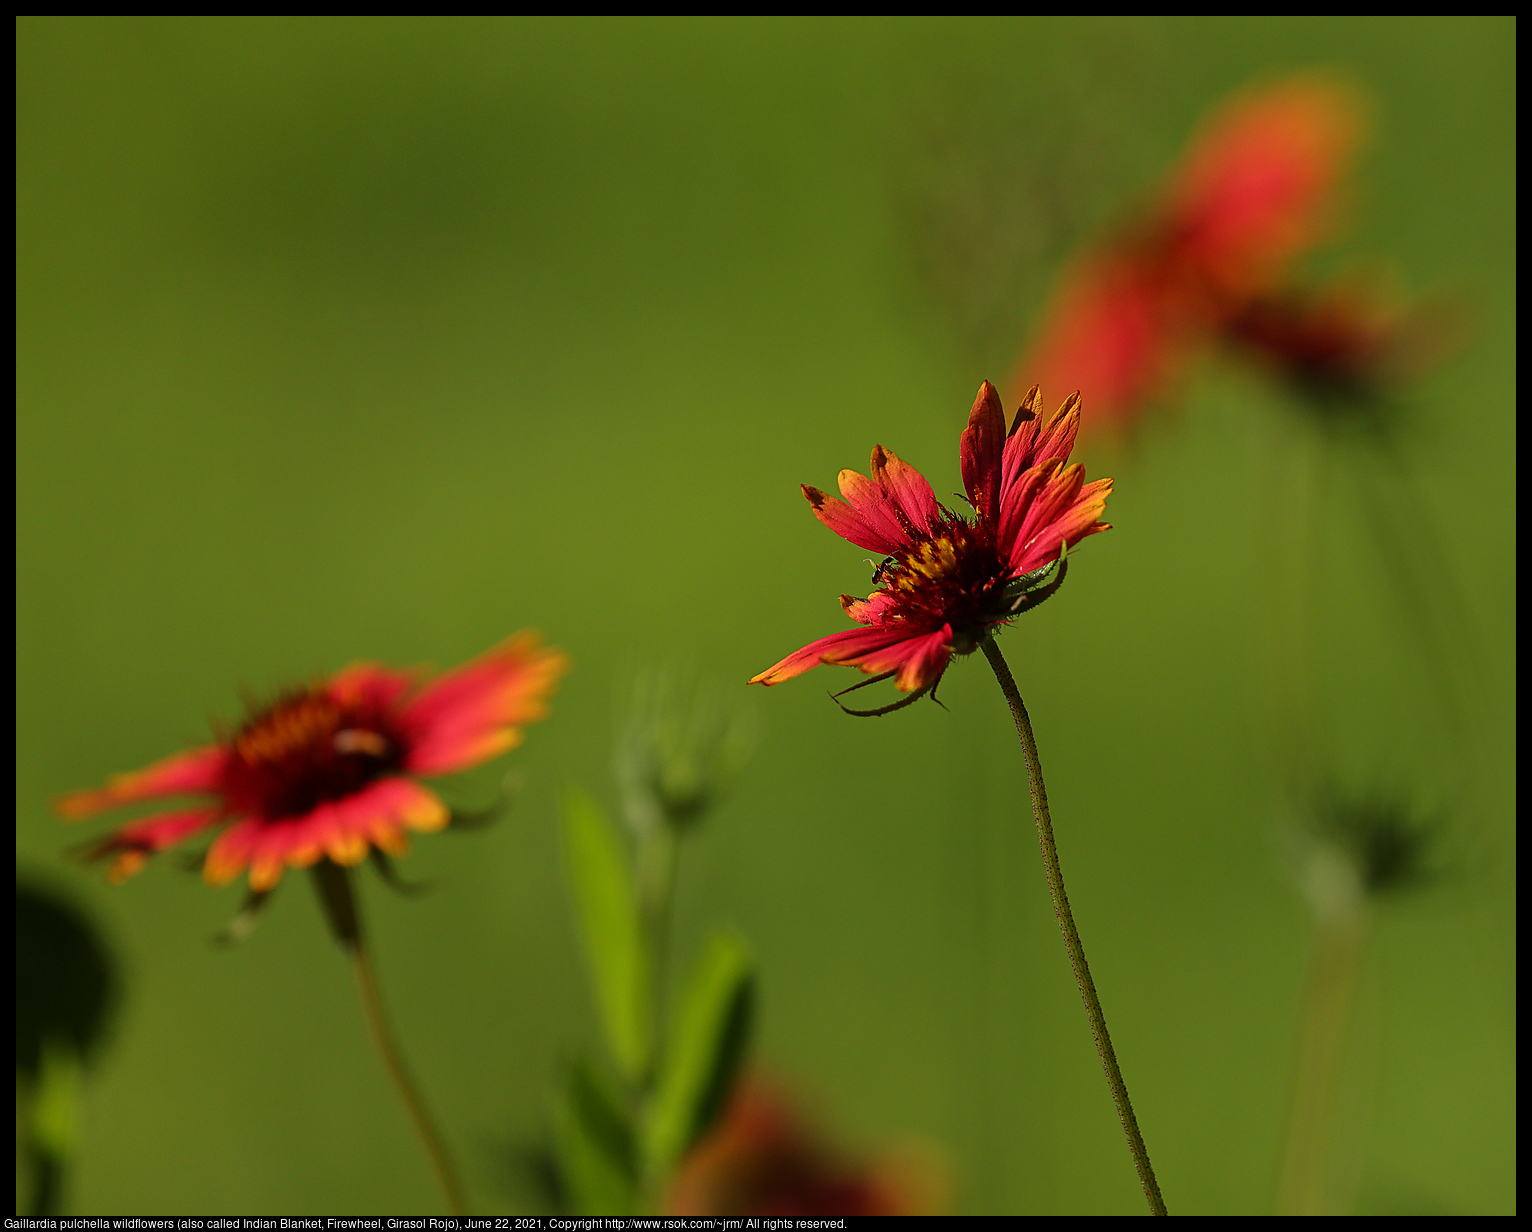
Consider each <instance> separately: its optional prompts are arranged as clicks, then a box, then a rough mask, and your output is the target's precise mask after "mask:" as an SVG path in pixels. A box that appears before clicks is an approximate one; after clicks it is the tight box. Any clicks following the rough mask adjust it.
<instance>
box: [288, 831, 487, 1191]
mask: <svg viewBox="0 0 1532 1232" xmlns="http://www.w3.org/2000/svg"><path fill="white" fill-rule="evenodd" d="M310 871H311V872H312V873H313V874H314V886H315V888H316V889H317V890H318V892H319V904H320V906H321V908H322V909H323V910H324V913H325V918H326V920H327V921H328V922H329V925H330V931H331V932H332V933H333V934H334V935H335V939H336V940H337V941H339V942H340V944H341V947H342V948H343V949H344V950H345V951H346V953H348V954H350V955H351V962H352V966H353V967H354V969H355V971H356V986H357V991H358V992H360V993H361V995H362V1015H363V1017H364V1018H366V1019H367V1031H368V1034H369V1035H371V1036H372V1042H373V1046H374V1047H375V1048H377V1050H378V1057H379V1059H380V1060H381V1061H382V1062H383V1068H384V1070H385V1071H387V1073H388V1077H389V1081H391V1082H392V1083H393V1084H394V1090H395V1091H396V1092H398V1094H399V1099H400V1100H401V1101H402V1102H403V1104H404V1108H405V1111H406V1112H408V1113H409V1114H410V1120H411V1121H412V1122H413V1123H414V1125H415V1132H416V1133H418V1134H419V1135H420V1141H421V1145H423V1146H424V1147H425V1149H426V1156H427V1158H428V1159H430V1161H431V1171H433V1172H434V1173H436V1180H437V1182H438V1183H439V1184H440V1185H441V1187H442V1193H443V1194H444V1195H445V1196H446V1199H447V1209H448V1210H449V1211H451V1212H452V1214H454V1215H467V1214H468V1203H467V1202H466V1201H465V1200H464V1198H463V1187H462V1185H461V1184H460V1183H459V1181H458V1177H457V1169H456V1168H455V1167H453V1164H452V1157H451V1156H450V1155H449V1154H448V1153H447V1144H446V1142H444V1141H443V1140H442V1136H441V1132H440V1131H439V1130H438V1129H437V1128H436V1122H435V1121H434V1120H433V1119H432V1118H431V1110H430V1109H429V1108H427V1107H426V1101H425V1100H424V1099H423V1098H422V1097H421V1094H420V1091H419V1090H418V1089H417V1088H416V1086H415V1081H414V1079H413V1078H411V1077H410V1071H409V1067H408V1066H406V1065H405V1063H404V1054H403V1053H401V1052H400V1051H399V1045H398V1044H397V1043H395V1041H394V1034H393V1032H392V1031H391V1030H390V1029H389V1025H388V1015H387V1014H386V1013H385V1012H384V1010H383V994H382V993H381V992H380V991H379V989H378V977H377V973H376V972H374V971H373V969H372V958H371V956H370V955H369V954H368V952H367V944H366V941H365V940H364V936H363V932H362V917H361V913H360V912H359V911H358V910H357V905H356V895H355V894H354V893H353V892H352V889H351V873H350V870H349V869H347V868H344V867H342V866H341V865H339V864H335V863H332V862H331V861H330V860H320V861H319V863H317V864H315V865H314V867H313V868H312V869H311V870H310Z"/></svg>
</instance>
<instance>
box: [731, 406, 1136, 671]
mask: <svg viewBox="0 0 1532 1232" xmlns="http://www.w3.org/2000/svg"><path fill="white" fill-rule="evenodd" d="M1041 407H1042V398H1041V396H1040V395H1039V393H1038V389H1037V387H1036V386H1034V387H1033V388H1032V390H1031V391H1030V392H1029V393H1028V394H1027V396H1026V399H1025V400H1024V401H1023V403H1022V405H1021V409H1020V410H1019V411H1017V413H1016V419H1015V421H1014V422H1013V423H1012V425H1011V429H1010V432H1009V433H1007V432H1006V428H1005V413H1004V411H1003V410H1002V409H1001V405H1000V395H999V394H998V393H996V392H995V387H994V386H993V385H991V384H990V383H989V382H988V381H985V382H984V384H983V385H981V386H980V387H979V396H978V397H977V398H976V399H975V400H974V404H973V410H972V412H971V413H970V414H969V417H968V427H967V429H966V430H965V431H964V432H963V437H962V442H961V446H960V453H961V460H962V470H963V487H964V490H965V491H966V493H967V499H968V503H969V504H970V505H972V507H973V516H972V517H967V516H963V515H960V514H956V513H953V512H952V511H951V510H949V509H946V508H945V507H943V506H942V505H940V504H938V503H937V500H936V496H935V494H934V493H933V492H932V490H931V485H930V484H929V483H927V482H926V480H925V479H924V477H923V476H922V475H921V474H920V472H919V471H917V470H916V469H915V468H914V467H913V466H910V465H909V464H908V463H906V462H903V461H901V460H900V459H899V458H897V457H895V456H894V455H893V454H892V453H889V452H888V451H887V450H885V449H884V448H883V447H882V446H881V445H878V446H874V448H873V451H872V477H871V478H870V479H869V478H867V477H866V476H863V475H860V474H858V473H857V472H855V471H851V470H844V471H841V473H840V492H841V496H842V497H844V498H845V499H844V500H836V499H835V498H834V497H832V496H826V495H825V494H824V493H823V492H821V491H819V490H818V489H817V488H811V487H808V486H807V485H805V486H804V489H803V494H804V496H806V497H807V498H808V501H809V504H810V505H811V506H813V509H814V515H815V516H816V517H817V518H818V519H819V520H820V521H821V522H823V523H824V524H825V525H826V526H828V527H829V528H830V529H831V530H833V531H834V532H835V533H836V534H838V535H840V536H841V538H843V539H847V540H850V542H852V543H854V544H856V545H857V546H858V547H863V548H867V549H869V550H870V551H873V552H877V553H879V554H880V555H882V556H883V557H884V560H883V563H882V564H881V565H879V566H878V567H877V570H876V572H875V573H874V575H873V580H874V581H876V582H881V583H882V585H881V586H879V588H878V589H877V590H875V591H873V593H872V594H870V595H869V596H867V598H866V599H857V598H854V597H853V596H851V595H842V596H841V606H842V607H843V608H844V609H845V612H846V614H847V615H848V616H850V617H851V618H852V619H853V620H855V621H857V622H859V623H860V624H861V625H862V628H859V629H849V630H846V631H845V632H842V633H832V634H830V636H828V637H822V638H820V639H819V640H818V641H816V642H810V643H809V644H808V645H807V646H805V647H803V649H801V650H798V651H795V652H794V653H793V654H790V655H788V656H787V658H785V659H783V660H782V661H781V662H780V663H777V664H776V665H775V666H773V667H770V668H768V669H767V670H766V671H764V672H762V673H760V675H758V676H755V677H752V678H751V680H750V683H751V684H767V685H772V684H780V683H781V682H782V681H784V680H790V679H791V678H792V677H794V676H797V675H801V674H802V673H803V672H806V671H808V670H809V669H810V668H811V667H816V666H817V665H819V664H820V663H840V664H847V665H850V666H855V667H859V668H861V669H862V671H864V672H866V673H868V674H869V675H877V676H879V677H880V678H881V677H887V676H893V677H894V678H895V684H896V685H897V687H898V688H899V689H900V690H901V691H902V692H906V693H912V692H913V693H916V694H919V693H924V692H926V691H928V690H930V689H933V688H934V687H935V686H936V683H937V682H938V681H939V680H940V679H941V675H942V673H943V672H944V671H945V670H946V668H947V663H948V661H949V660H950V659H951V657H952V655H954V654H969V653H971V652H972V651H974V650H976V649H977V648H978V647H979V646H980V645H981V644H982V643H983V641H984V639H985V638H986V637H988V636H989V635H990V632H991V630H992V629H994V628H995V627H996V626H998V625H1004V624H1006V623H1007V622H1009V621H1010V620H1011V619H1012V618H1014V617H1015V616H1016V615H1018V614H1019V613H1020V612H1022V611H1025V610H1026V609H1027V608H1030V607H1034V606H1036V605H1037V604H1038V603H1040V602H1042V600H1043V599H1046V598H1047V597H1049V596H1050V595H1051V594H1052V593H1053V592H1054V591H1055V590H1056V589H1057V587H1058V585H1059V583H1060V582H1062V580H1063V566H1062V565H1060V568H1059V571H1058V572H1057V573H1055V574H1054V576H1053V577H1052V579H1051V580H1048V578H1047V575H1048V574H1049V573H1050V571H1052V566H1053V565H1054V564H1055V563H1057V562H1060V561H1061V560H1062V558H1063V557H1064V555H1065V554H1066V553H1067V551H1068V550H1069V549H1070V548H1072V547H1074V546H1075V545H1076V544H1077V543H1079V542H1080V540H1082V539H1084V538H1085V537H1086V536H1088V535H1093V534H1095V533H1096V532H1097V531H1102V530H1106V529H1108V527H1107V524H1106V523H1104V522H1101V521H1100V520H1099V519H1100V517H1101V514H1102V513H1103V512H1104V511H1105V509H1106V499H1107V496H1108V494H1109V493H1110V492H1111V490H1112V481H1111V480H1110V479H1098V480H1096V481H1095V482H1094V483H1086V482H1085V468H1084V467H1083V466H1081V465H1079V464H1078V463H1077V464H1075V465H1074V466H1069V465H1066V463H1067V461H1068V458H1069V451H1070V450H1071V449H1072V448H1073V447H1074V441H1075V435H1076V433H1077V432H1078V431H1079V428H1080V397H1079V395H1078V394H1076V395H1074V396H1072V397H1071V398H1070V399H1069V400H1068V401H1066V402H1065V403H1064V405H1063V406H1062V407H1060V408H1059V410H1058V411H1057V412H1055V413H1054V415H1053V417H1052V418H1050V419H1048V420H1047V421H1044V420H1043V419H1042V417H1041V415H1040V414H1039V412H1040V410H1041ZM910 700H913V699H910Z"/></svg>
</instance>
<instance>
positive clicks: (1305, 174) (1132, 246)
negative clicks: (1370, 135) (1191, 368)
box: [1018, 75, 1364, 425]
mask: <svg viewBox="0 0 1532 1232" xmlns="http://www.w3.org/2000/svg"><path fill="white" fill-rule="evenodd" d="M1363 111H1364V109H1363V107H1362V104H1361V102H1360V100H1359V98H1358V97H1357V94H1356V92H1355V91H1354V90H1352V89H1351V88H1349V87H1347V86H1346V85H1344V84H1343V83H1341V82H1338V81H1335V80H1331V79H1329V78H1325V77H1320V76H1315V75H1305V76H1300V77H1295V78H1291V79H1289V80H1286V81H1282V82H1278V83H1276V84H1274V85H1271V86H1267V87H1264V88H1260V89H1256V90H1251V91H1245V92H1243V93H1241V94H1239V95H1236V96H1235V97H1234V98H1233V99H1231V100H1229V101H1228V102H1226V103H1225V104H1224V105H1223V106H1222V107H1220V108H1219V109H1218V110H1217V111H1216V112H1215V113H1214V114H1213V115H1212V116H1211V117H1210V118H1209V120H1208V122H1207V123H1206V124H1205V125H1204V127H1203V129H1202V131H1201V132H1200V133H1199V134H1198V135H1197V136H1196V137H1195V138H1193V140H1192V142H1191V144H1190V145H1189V146H1188V148H1187V150H1186V152H1185V154H1184V155H1183V156H1182V159H1181V162H1180V164H1179V165H1178V166H1177V167H1176V168H1175V169H1174V170H1173V171H1172V172H1171V174H1170V176H1169V177H1168V179H1167V181H1166V184H1165V186H1164V188H1163V189H1162V190H1161V192H1160V194H1159V196H1158V199H1157V200H1156V201H1154V202H1153V203H1152V204H1150V205H1149V206H1148V207H1147V209H1146V210H1145V211H1144V213H1143V214H1142V215H1141V217H1140V219H1139V220H1138V222H1137V224H1136V225H1135V226H1132V227H1130V228H1127V229H1125V230H1124V231H1122V232H1120V233H1119V234H1118V235H1117V236H1116V237H1115V238H1113V239H1112V240H1110V241H1108V242H1107V243H1106V244H1105V245H1103V246H1101V247H1100V248H1098V249H1097V250H1096V251H1094V252H1091V253H1089V254H1087V255H1086V256H1084V257H1083V258H1082V259H1081V260H1080V261H1079V262H1077V263H1076V264H1075V266H1074V267H1073V268H1072V269H1071V270H1070V271H1069V273H1068V274H1067V275H1066V276H1065V279H1064V282H1063V284H1062V287H1061V289H1060V291H1059V293H1058V296H1057V298H1056V300H1055V302H1054V304H1053V306H1052V307H1051V308H1050V309H1049V310H1048V312H1047V314H1046V316H1045V318H1044V324H1043V327H1042V330H1041V332H1040V334H1039V336H1038V338H1037V340H1036V342H1035V344H1034V345H1033V347H1032V349H1031V352H1030V353H1029V354H1028V355H1027V356H1025V357H1024V358H1023V360H1022V361H1021V363H1020V364H1019V365H1018V371H1019V372H1028V373H1033V374H1036V375H1037V376H1039V377H1041V379H1042V381H1043V382H1044V384H1049V383H1052V382H1055V381H1065V380H1067V381H1069V382H1070V383H1073V384H1078V385H1079V386H1080V389H1081V392H1082V394H1083V396H1084V397H1085V398H1086V400H1087V401H1089V402H1090V404H1091V407H1092V409H1093V410H1094V411H1098V412H1100V413H1101V414H1102V416H1104V417H1105V421H1107V422H1113V423H1117V424H1119V425H1122V424H1125V423H1126V422H1128V421H1129V420H1131V419H1132V418H1133V416H1134V415H1135V414H1136V413H1137V411H1138V410H1139V409H1140V408H1141V407H1142V405H1143V404H1144V403H1145V402H1146V401H1147V400H1148V399H1149V398H1150V397H1152V396H1153V395H1154V394H1155V393H1156V392H1157V391H1159V390H1160V389H1162V388H1163V387H1164V385H1165V384H1166V382H1167V381H1168V380H1169V379H1170V378H1171V377H1173V376H1174V374H1175V373H1176V372H1177V371H1178V370H1179V369H1180V368H1181V367H1182V366H1183V364H1184V363H1185V361H1186V359H1187V358H1188V356H1189V355H1190V353H1191V351H1192V349H1193V348H1194V346H1195V344H1196V343H1197V342H1199V341H1202V340H1204V339H1206V338H1208V337H1211V336H1214V335H1216V334H1217V333H1218V332H1219V331H1220V330H1221V329H1222V328H1223V326H1224V323H1225V322H1226V321H1227V320H1228V319H1229V318H1230V317H1231V316H1234V315H1237V314H1238V313H1239V312H1240V311H1241V310H1242V309H1243V307H1244V306H1245V305H1246V304H1247V303H1249V302H1250V301H1251V300H1252V299H1254V298H1256V297H1259V296H1262V295H1265V294H1268V293H1270V292H1272V291H1274V290H1275V289H1276V288H1277V287H1278V286H1279V285H1280V284H1281V282H1282V280H1283V279H1284V278H1285V276H1286V274H1287V271H1288V269H1289V267H1290V265H1291V263H1292V261H1293V259H1294V258H1295V257H1297V256H1299V255H1301V254H1302V253H1303V252H1304V251H1305V250H1307V249H1308V248H1310V247H1312V246H1313V244H1314V243H1315V242H1317V241H1318V240H1319V238H1320V237H1321V236H1322V235H1323V234H1324V232H1325V230H1326V228H1327V227H1328V226H1329V225H1330V223H1331V220H1332V216H1333V214H1334V212H1335V197H1336V189H1337V185H1338V183H1339V181H1340V178H1341V176H1342V175H1343V173H1344V172H1345V170H1346V168H1347V166H1348V165H1349V162H1350V159H1351V156H1352V153H1353V151H1354V150H1355V148H1356V146H1357V144H1358V142H1359V140H1360V137H1361V133H1362V129H1363V121H1362V116H1363Z"/></svg>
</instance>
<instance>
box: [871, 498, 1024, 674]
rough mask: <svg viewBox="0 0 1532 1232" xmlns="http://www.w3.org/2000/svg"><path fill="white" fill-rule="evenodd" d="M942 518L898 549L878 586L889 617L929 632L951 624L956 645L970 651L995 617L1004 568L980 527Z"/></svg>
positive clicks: (947, 516)
mask: <svg viewBox="0 0 1532 1232" xmlns="http://www.w3.org/2000/svg"><path fill="white" fill-rule="evenodd" d="M943 514H944V520H943V521H942V523H941V524H940V525H938V526H936V527H934V528H933V533H932V534H931V535H929V536H926V537H923V538H921V539H920V540H919V541H918V542H916V543H915V544H914V545H913V546H911V547H908V548H901V549H899V551H897V552H895V553H894V556H893V559H892V560H891V561H890V562H889V564H888V565H887V566H885V567H884V569H883V571H882V576H883V580H884V587H885V589H886V590H887V592H888V594H889V595H891V596H892V597H893V599H894V605H893V607H892V608H891V610H890V611H889V618H891V619H895V620H906V621H910V622H911V623H918V624H920V625H922V626H924V627H926V628H930V629H938V628H940V627H941V626H942V625H943V624H951V625H952V629H953V633H954V634H955V635H956V637H957V641H958V642H964V643H971V644H970V645H969V646H968V649H972V648H973V646H975V645H977V644H978V640H979V639H980V638H982V636H983V630H984V627H985V625H987V624H989V623H990V622H992V621H993V620H994V619H995V616H994V614H993V613H994V611H995V609H996V606H997V603H998V601H999V592H1000V591H1001V590H1003V589H1004V586H1005V570H1004V569H1003V568H1002V567H1001V564H1000V555H999V552H998V551H997V550H996V548H995V543H994V540H993V539H992V538H991V537H990V536H989V535H988V534H986V533H985V532H984V530H983V529H982V528H980V527H978V526H975V525H974V524H973V523H971V522H966V521H964V520H963V519H962V518H960V517H958V516H956V515H955V514H952V513H948V512H947V511H945V510H943Z"/></svg>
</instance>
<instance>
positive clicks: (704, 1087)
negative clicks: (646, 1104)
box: [645, 933, 755, 1175]
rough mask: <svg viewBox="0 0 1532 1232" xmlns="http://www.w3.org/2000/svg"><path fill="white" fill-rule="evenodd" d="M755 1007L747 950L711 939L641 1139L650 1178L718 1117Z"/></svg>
mask: <svg viewBox="0 0 1532 1232" xmlns="http://www.w3.org/2000/svg"><path fill="white" fill-rule="evenodd" d="M754 1003H755V973H754V969H753V965H752V963H751V959H750V953H749V951H748V950H747V949H746V948H745V944H744V942H743V941H741V940H740V939H739V938H738V937H736V936H734V935H732V934H730V933H720V934H718V935H717V936H715V937H714V938H713V940H712V942H711V944H710V945H709V946H708V948H707V951H706V952H705V953H704V954H703V956H702V958H701V960H700V961H699V962H698V963H697V967H696V969H695V970H694V971H693V972H692V977H691V980H690V982H689V983H688V985H687V988H686V993H685V996H684V997H683V998H682V1001H681V1006H680V1012H679V1013H678V1014H677V1015H676V1019H675V1025H674V1026H673V1028H672V1030H671V1032H670V1040H669V1042H668V1047H667V1049H666V1055H665V1067H664V1069H663V1071H662V1072H661V1074H660V1081H659V1086H658V1089H657V1090H656V1091H655V1095H654V1102H653V1104H652V1105H651V1107H650V1111H649V1116H648V1124H647V1129H646V1134H645V1148H646V1155H647V1158H648V1161H649V1167H650V1170H651V1174H655V1175H663V1173H664V1172H666V1171H668V1170H669V1169H670V1168H671V1167H672V1166H673V1165H674V1164H675V1163H676V1162H677V1161H678V1160H679V1159H680V1158H681V1156H682V1155H683V1154H684V1153H685V1152H686V1150H687V1148H688V1147H690V1146H691V1145H692V1143H694V1142H695V1141H696V1140H697V1139H698V1138H700V1137H701V1136H702V1135H703V1134H705V1133H706V1132H707V1131H708V1130H709V1129H710V1128H711V1127H712V1124H713V1122H714V1121H715V1120H716V1119H717V1117H718V1114H719V1113H720V1112H721V1111H722V1110H723V1105H724V1101H725V1100H726V1099H727V1098H728V1095H729V1091H730V1090H731V1088H732V1087H733V1085H734V1078H735V1075H736V1074H737V1073H738V1071H739V1066H740V1062H741V1061H742V1060H743V1059H744V1055H745V1045H746V1043H747V1042H748V1039H749V1034H750V1023H751V1017H752V1013H753V1010H754Z"/></svg>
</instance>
